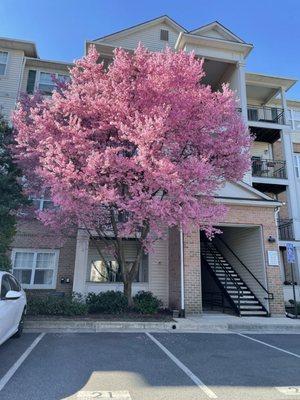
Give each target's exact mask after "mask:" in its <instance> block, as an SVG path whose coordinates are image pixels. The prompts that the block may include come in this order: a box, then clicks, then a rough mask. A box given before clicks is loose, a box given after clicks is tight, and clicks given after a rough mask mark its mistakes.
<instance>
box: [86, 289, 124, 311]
mask: <svg viewBox="0 0 300 400" xmlns="http://www.w3.org/2000/svg"><path fill="white" fill-rule="evenodd" d="M86 304H87V305H88V309H89V312H90V313H91V314H92V313H107V314H119V313H122V312H124V311H126V310H127V308H128V302H127V298H126V296H125V295H124V294H123V293H122V292H115V291H114V290H109V291H108V292H102V293H98V294H96V293H89V294H88V295H87V297H86Z"/></svg>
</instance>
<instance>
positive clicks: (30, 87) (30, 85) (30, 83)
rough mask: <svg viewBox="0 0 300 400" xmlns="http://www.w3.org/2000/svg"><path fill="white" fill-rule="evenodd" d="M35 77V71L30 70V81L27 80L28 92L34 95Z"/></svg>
mask: <svg viewBox="0 0 300 400" xmlns="http://www.w3.org/2000/svg"><path fill="white" fill-rule="evenodd" d="M35 77H36V71H35V70H33V69H30V70H29V71H28V79H27V87H26V92H27V93H29V94H32V93H33V92H34V85H35Z"/></svg>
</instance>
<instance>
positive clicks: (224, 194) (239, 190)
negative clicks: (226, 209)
mask: <svg viewBox="0 0 300 400" xmlns="http://www.w3.org/2000/svg"><path fill="white" fill-rule="evenodd" d="M216 197H217V198H222V199H232V200H250V201H251V200H253V201H271V202H273V201H274V200H273V199H272V198H271V197H269V196H267V195H265V194H264V193H262V192H259V191H258V190H256V189H254V188H253V187H252V186H250V185H247V184H246V183H244V182H242V181H239V182H226V183H225V185H224V186H223V187H222V188H221V189H220V190H219V191H218V192H217V194H216Z"/></svg>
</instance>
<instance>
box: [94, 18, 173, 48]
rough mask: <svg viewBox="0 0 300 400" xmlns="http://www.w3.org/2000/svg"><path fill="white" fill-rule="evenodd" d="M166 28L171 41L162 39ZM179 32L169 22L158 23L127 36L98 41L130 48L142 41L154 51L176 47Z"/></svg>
mask: <svg viewBox="0 0 300 400" xmlns="http://www.w3.org/2000/svg"><path fill="white" fill-rule="evenodd" d="M161 29H165V30H168V31H169V41H168V42H165V41H163V40H160V30H161ZM178 34H179V32H176V31H175V29H173V28H171V27H170V26H169V25H167V24H164V23H162V24H158V25H155V26H151V27H148V28H145V29H140V30H139V31H137V32H134V33H131V34H128V35H127V36H123V37H120V38H118V39H113V38H107V39H103V40H98V41H96V42H98V43H108V44H111V45H114V46H116V47H119V46H120V47H127V48H129V49H135V48H136V47H137V46H138V44H139V42H141V43H142V44H143V45H144V46H145V47H147V48H148V49H149V50H152V51H159V50H162V49H164V48H165V47H166V45H168V46H169V47H171V48H174V46H175V43H176V40H177V38H178Z"/></svg>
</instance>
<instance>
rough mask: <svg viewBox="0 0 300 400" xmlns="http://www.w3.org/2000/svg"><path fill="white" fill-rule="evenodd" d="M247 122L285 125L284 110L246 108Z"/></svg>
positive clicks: (256, 107) (257, 107) (249, 106)
mask: <svg viewBox="0 0 300 400" xmlns="http://www.w3.org/2000/svg"><path fill="white" fill-rule="evenodd" d="M247 112H248V120H249V121H261V122H269V123H270V122H271V123H273V124H280V125H284V124H285V119H284V110H283V109H282V108H276V107H259V106H251V105H248V106H247Z"/></svg>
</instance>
